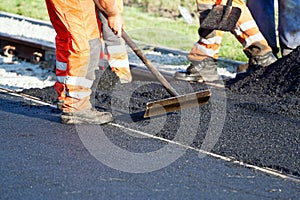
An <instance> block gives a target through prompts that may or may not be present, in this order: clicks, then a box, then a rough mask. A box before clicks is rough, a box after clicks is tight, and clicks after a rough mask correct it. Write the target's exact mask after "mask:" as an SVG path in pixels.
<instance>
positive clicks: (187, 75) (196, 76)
mask: <svg viewBox="0 0 300 200" xmlns="http://www.w3.org/2000/svg"><path fill="white" fill-rule="evenodd" d="M217 67H218V65H217V62H216V61H215V60H214V59H213V58H210V57H208V58H205V59H204V60H200V61H192V63H191V64H190V66H189V67H188V68H187V69H186V70H184V71H178V72H176V73H175V76H174V78H175V79H177V80H183V81H191V82H203V81H207V82H213V81H216V80H218V79H219V76H218V72H217Z"/></svg>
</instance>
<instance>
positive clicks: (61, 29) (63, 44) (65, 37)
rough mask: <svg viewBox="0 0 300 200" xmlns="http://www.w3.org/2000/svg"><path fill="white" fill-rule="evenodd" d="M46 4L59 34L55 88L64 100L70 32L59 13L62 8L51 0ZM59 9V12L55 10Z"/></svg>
mask: <svg viewBox="0 0 300 200" xmlns="http://www.w3.org/2000/svg"><path fill="white" fill-rule="evenodd" d="M46 6H47V10H48V14H49V17H50V20H51V22H52V25H53V27H54V29H55V31H56V32H57V33H59V34H57V35H56V37H55V44H56V69H55V71H56V77H57V81H56V83H55V84H54V88H55V90H56V93H57V98H58V100H59V101H63V100H64V98H65V85H64V78H65V77H66V75H67V72H66V70H67V62H68V57H69V54H70V53H69V38H70V35H69V32H68V30H67V27H66V26H65V24H64V19H63V18H61V16H60V15H58V13H62V12H63V11H62V9H63V8H60V7H57V8H55V7H54V4H53V3H52V1H51V0H46ZM55 10H57V11H58V12H55Z"/></svg>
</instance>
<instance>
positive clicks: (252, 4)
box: [247, 0, 279, 55]
mask: <svg viewBox="0 0 300 200" xmlns="http://www.w3.org/2000/svg"><path fill="white" fill-rule="evenodd" d="M247 7H248V8H249V10H250V12H251V14H252V16H253V18H254V20H255V22H256V24H257V25H258V27H259V30H260V31H261V33H262V34H263V36H264V37H265V39H266V40H267V42H268V44H269V46H270V47H271V48H272V51H273V53H274V54H275V55H277V53H278V52H279V49H278V46H277V40H276V26H275V9H274V0H247Z"/></svg>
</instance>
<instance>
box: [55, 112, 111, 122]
mask: <svg viewBox="0 0 300 200" xmlns="http://www.w3.org/2000/svg"><path fill="white" fill-rule="evenodd" d="M112 119H113V118H112V115H111V113H109V112H99V111H97V110H96V109H91V108H89V109H85V110H79V111H75V112H63V113H62V114H61V123H63V124H105V123H109V122H111V121H112Z"/></svg>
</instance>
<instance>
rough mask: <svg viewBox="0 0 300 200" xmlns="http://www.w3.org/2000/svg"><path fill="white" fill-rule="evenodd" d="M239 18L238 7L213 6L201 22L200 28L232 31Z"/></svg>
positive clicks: (239, 10)
mask: <svg viewBox="0 0 300 200" xmlns="http://www.w3.org/2000/svg"><path fill="white" fill-rule="evenodd" d="M227 11H228V12H227ZM240 16H241V9H240V8H238V7H231V6H224V5H215V6H214V7H213V8H212V10H211V11H210V12H209V13H208V15H207V16H206V17H205V19H204V20H203V21H202V22H201V24H200V28H203V29H209V30H221V31H232V30H233V29H234V27H235V26H236V23H237V21H238V20H239V18H240Z"/></svg>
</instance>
